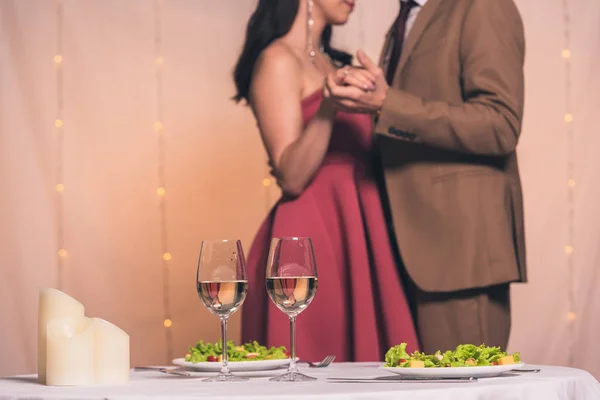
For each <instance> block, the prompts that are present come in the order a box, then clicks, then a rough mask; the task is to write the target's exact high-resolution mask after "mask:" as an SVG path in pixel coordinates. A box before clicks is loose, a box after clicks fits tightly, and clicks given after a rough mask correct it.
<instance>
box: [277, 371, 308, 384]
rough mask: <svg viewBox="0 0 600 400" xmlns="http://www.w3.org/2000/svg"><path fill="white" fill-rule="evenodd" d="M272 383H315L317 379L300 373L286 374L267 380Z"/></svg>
mask: <svg viewBox="0 0 600 400" xmlns="http://www.w3.org/2000/svg"><path fill="white" fill-rule="evenodd" d="M269 380H270V381H273V382H312V381H316V380H317V378H314V377H312V376H308V375H304V374H303V373H301V372H296V371H294V372H287V373H285V374H283V375H281V376H276V377H274V378H271V379H269Z"/></svg>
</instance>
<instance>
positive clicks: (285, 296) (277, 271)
mask: <svg viewBox="0 0 600 400" xmlns="http://www.w3.org/2000/svg"><path fill="white" fill-rule="evenodd" d="M266 279H267V292H268V293H269V297H270V298H271V300H272V301H273V303H275V305H276V306H277V308H279V309H280V310H281V311H283V312H284V313H286V314H287V315H288V316H289V317H290V365H289V368H288V370H287V372H286V373H285V374H283V375H281V376H278V377H275V378H271V380H272V381H277V382H305V381H314V380H316V379H317V378H313V377H311V376H307V375H304V374H303V373H301V372H300V371H299V370H298V367H297V366H296V317H297V316H298V314H300V313H301V312H302V311H304V309H306V307H308V305H309V304H310V303H311V301H312V300H313V298H314V297H315V294H316V293H317V265H316V263H315V255H314V251H313V246H312V242H311V240H310V238H300V237H292V238H275V239H273V240H272V241H271V248H270V250H269V260H268V262H267V273H266Z"/></svg>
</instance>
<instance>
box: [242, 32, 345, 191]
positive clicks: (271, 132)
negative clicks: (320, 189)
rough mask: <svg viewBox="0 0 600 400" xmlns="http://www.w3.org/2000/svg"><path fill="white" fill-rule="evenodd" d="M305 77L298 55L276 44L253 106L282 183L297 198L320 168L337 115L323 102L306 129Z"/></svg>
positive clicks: (266, 58)
mask: <svg viewBox="0 0 600 400" xmlns="http://www.w3.org/2000/svg"><path fill="white" fill-rule="evenodd" d="M301 72H302V71H301V66H300V64H299V62H298V60H297V59H296V56H295V55H294V54H293V53H292V52H291V51H290V50H288V49H287V48H286V47H285V45H282V44H274V45H271V46H270V47H269V48H267V49H266V50H265V51H264V52H263V54H262V55H261V57H260V58H259V60H258V62H257V64H256V66H255V71H254V74H253V79H252V85H251V87H250V105H251V107H252V110H253V112H254V115H255V116H256V120H257V122H258V127H259V129H260V133H261V136H262V139H263V142H264V144H265V146H266V148H267V152H268V153H269V157H270V159H271V164H272V165H273V167H274V170H275V175H276V177H277V180H278V184H279V186H280V187H281V189H282V190H283V192H284V193H285V194H287V195H290V196H294V197H295V196H299V195H300V194H301V193H302V192H303V191H304V189H305V188H306V186H307V185H308V184H309V182H310V181H311V179H312V178H313V176H314V175H315V173H316V172H317V170H318V169H319V167H320V166H321V163H322V161H323V158H324V156H325V153H326V152H327V148H328V146H329V139H330V137H331V129H332V126H333V119H334V116H335V110H334V109H333V108H332V107H331V106H330V105H329V103H328V102H322V103H321V106H320V107H319V110H318V111H317V113H316V114H315V116H314V117H313V118H312V119H311V120H310V121H309V123H308V124H307V125H306V127H304V124H303V121H302V107H301V102H302V76H301V75H302V74H301Z"/></svg>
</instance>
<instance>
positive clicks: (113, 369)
mask: <svg viewBox="0 0 600 400" xmlns="http://www.w3.org/2000/svg"><path fill="white" fill-rule="evenodd" d="M92 320H93V324H94V375H95V378H94V382H95V383H96V384H103V385H105V384H119V383H125V382H127V381H128V380H129V368H130V364H129V335H128V334H126V333H125V332H123V331H122V330H121V329H120V328H119V327H117V326H115V325H113V324H111V323H110V322H108V321H105V320H103V319H101V318H93V319H92Z"/></svg>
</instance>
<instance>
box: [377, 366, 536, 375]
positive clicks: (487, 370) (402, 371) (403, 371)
mask: <svg viewBox="0 0 600 400" xmlns="http://www.w3.org/2000/svg"><path fill="white" fill-rule="evenodd" d="M524 366H525V364H524V363H518V364H509V365H490V366H485V367H446V368H398V367H385V366H384V367H380V369H382V370H384V371H387V372H391V373H393V374H397V375H400V376H404V377H411V378H471V377H473V378H491V377H494V376H499V375H502V374H503V373H506V372H509V371H514V370H519V369H521V368H523V367H524Z"/></svg>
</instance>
